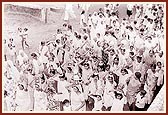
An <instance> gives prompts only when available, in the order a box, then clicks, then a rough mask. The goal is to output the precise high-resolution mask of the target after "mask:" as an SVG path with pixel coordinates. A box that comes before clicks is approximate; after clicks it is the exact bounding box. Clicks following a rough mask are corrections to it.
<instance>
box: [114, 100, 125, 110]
mask: <svg viewBox="0 0 168 115" xmlns="http://www.w3.org/2000/svg"><path fill="white" fill-rule="evenodd" d="M124 104H125V99H124V97H123V99H121V100H119V99H116V98H115V99H114V100H113V105H112V107H111V111H123V107H124Z"/></svg>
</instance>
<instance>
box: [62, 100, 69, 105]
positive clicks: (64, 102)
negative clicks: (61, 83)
mask: <svg viewBox="0 0 168 115" xmlns="http://www.w3.org/2000/svg"><path fill="white" fill-rule="evenodd" d="M66 103H70V101H69V100H68V99H65V100H64V101H63V102H62V104H63V105H65V104H66Z"/></svg>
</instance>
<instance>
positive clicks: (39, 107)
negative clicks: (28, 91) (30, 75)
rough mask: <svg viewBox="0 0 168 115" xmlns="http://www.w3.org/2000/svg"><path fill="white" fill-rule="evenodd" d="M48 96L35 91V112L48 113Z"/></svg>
mask: <svg viewBox="0 0 168 115" xmlns="http://www.w3.org/2000/svg"><path fill="white" fill-rule="evenodd" d="M46 109H47V95H46V93H44V92H41V91H37V90H35V91H34V111H46Z"/></svg>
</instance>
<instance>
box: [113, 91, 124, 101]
mask: <svg viewBox="0 0 168 115" xmlns="http://www.w3.org/2000/svg"><path fill="white" fill-rule="evenodd" d="M114 93H115V98H117V96H118V95H119V96H121V98H120V100H121V99H122V98H123V95H122V94H121V93H117V92H116V91H114Z"/></svg>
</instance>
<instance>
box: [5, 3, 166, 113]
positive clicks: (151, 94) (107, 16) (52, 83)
mask: <svg viewBox="0 0 168 115" xmlns="http://www.w3.org/2000/svg"><path fill="white" fill-rule="evenodd" d="M119 7H120V4H105V5H104V7H102V8H100V9H99V10H98V11H97V12H94V13H89V10H88V11H85V10H84V9H83V10H82V11H81V17H80V22H79V26H78V27H79V28H80V30H79V31H76V29H75V28H73V25H71V22H70V21H67V20H69V18H70V17H69V16H68V15H69V13H73V12H67V11H68V10H67V11H66V17H65V18H64V19H65V23H63V25H62V27H60V28H57V31H56V35H55V40H48V41H41V43H40V44H39V50H38V51H34V52H31V54H30V56H29V54H26V53H25V49H26V48H29V47H31V44H29V45H28V44H27V42H26V39H31V38H29V37H28V31H29V30H28V29H27V28H24V29H22V28H19V29H18V31H19V33H20V34H19V35H18V36H20V37H21V38H22V48H23V49H22V50H19V51H17V50H16V46H15V44H14V42H13V41H14V40H15V39H14V38H10V39H9V40H8V41H5V42H4V50H5V51H4V57H5V58H4V59H5V61H4V65H3V66H4V71H3V74H4V76H3V83H4V84H3V88H4V107H5V108H4V109H5V110H6V111H145V110H147V109H146V108H147V107H148V106H149V105H150V104H151V103H152V101H153V99H154V98H155V96H156V94H157V92H158V91H159V90H160V89H161V87H162V86H163V84H164V66H165V65H164V55H165V54H164V53H165V52H164V47H165V45H164V39H165V35H164V29H165V28H164V16H165V15H164V10H163V9H164V7H165V6H164V5H163V4H128V5H127V11H125V12H126V13H127V17H125V18H123V19H121V17H120V15H119V13H120V11H119ZM70 15H72V14H70ZM73 17H76V16H75V15H74V14H73ZM26 46H27V47H26ZM6 52H8V54H9V55H7V54H6Z"/></svg>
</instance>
